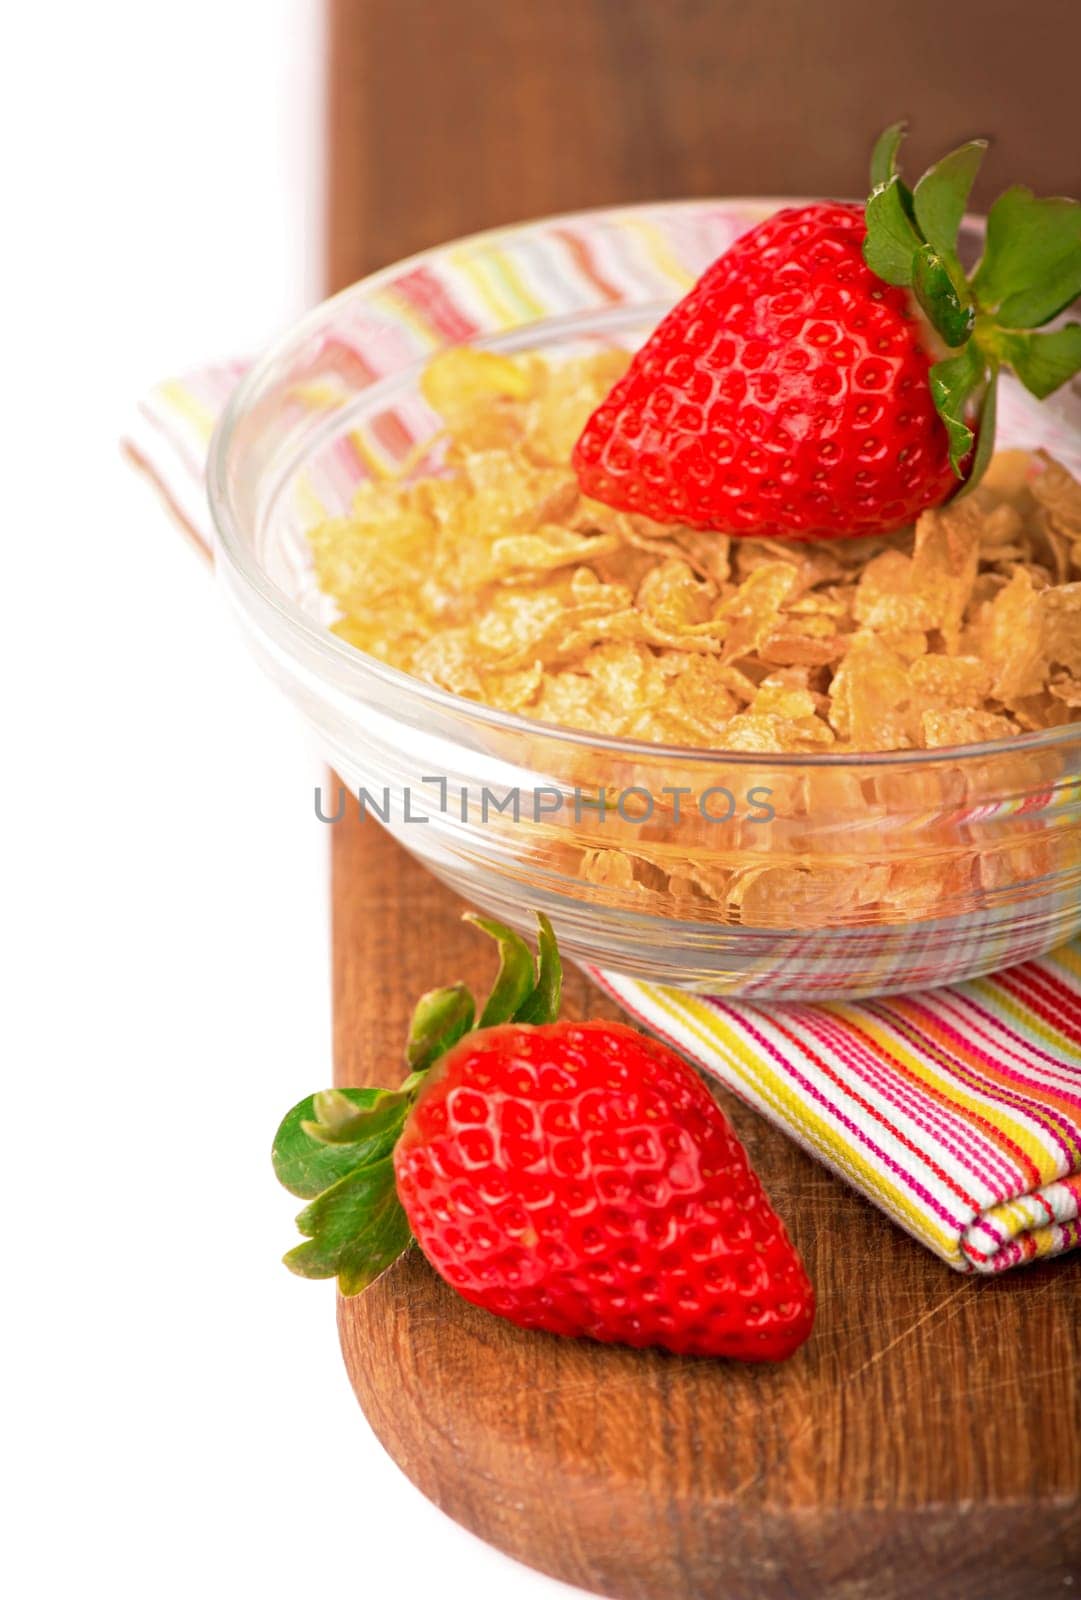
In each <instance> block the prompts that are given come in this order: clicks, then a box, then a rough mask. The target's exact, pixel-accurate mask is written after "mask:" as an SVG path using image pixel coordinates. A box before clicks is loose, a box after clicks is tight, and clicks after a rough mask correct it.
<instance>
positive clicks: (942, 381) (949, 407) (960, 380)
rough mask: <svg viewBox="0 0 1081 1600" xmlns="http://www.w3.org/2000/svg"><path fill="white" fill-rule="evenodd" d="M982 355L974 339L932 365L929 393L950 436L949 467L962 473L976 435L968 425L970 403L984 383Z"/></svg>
mask: <svg viewBox="0 0 1081 1600" xmlns="http://www.w3.org/2000/svg"><path fill="white" fill-rule="evenodd" d="M984 371H985V358H984V355H983V352H982V351H981V350H980V349H979V348H978V347H977V345H976V343H975V341H974V340H970V341H969V342H968V344H966V345H965V347H964V349H963V350H962V351H961V353H960V355H956V356H950V357H948V358H947V359H946V360H945V361H938V362H936V363H935V365H934V366H933V367H932V368H931V377H930V383H931V395H932V398H933V399H934V402H935V407H936V409H937V411H938V414H939V416H940V417H941V418H942V420H943V422H944V423H945V424H946V432H947V433H948V434H949V439H950V466H951V467H952V468H953V470H954V472H956V474H957V476H958V477H960V476H961V468H962V464H963V463H964V461H965V460H966V458H967V457H968V455H969V452H970V451H971V449H972V445H973V441H974V439H975V434H974V433H973V430H972V428H971V427H970V426H969V422H968V415H969V402H970V401H971V399H972V397H973V396H974V395H975V393H976V391H977V390H978V389H979V387H980V385H981V383H982V382H983V377H984Z"/></svg>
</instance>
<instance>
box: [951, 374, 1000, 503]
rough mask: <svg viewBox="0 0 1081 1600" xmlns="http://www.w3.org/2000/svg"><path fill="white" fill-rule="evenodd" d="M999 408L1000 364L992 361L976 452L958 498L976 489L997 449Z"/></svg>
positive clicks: (977, 431) (984, 393) (983, 401)
mask: <svg viewBox="0 0 1081 1600" xmlns="http://www.w3.org/2000/svg"><path fill="white" fill-rule="evenodd" d="M997 410H998V366H997V365H996V364H995V363H994V362H992V363H991V368H990V372H989V373H988V377H987V387H986V388H985V389H984V391H983V399H982V400H981V402H980V415H979V421H978V422H977V424H976V452H975V454H974V455H973V457H972V466H971V467H970V468H969V474H968V477H967V479H966V480H965V482H964V484H963V485H962V487H961V488H960V489H959V490H958V491H957V495H956V496H955V498H956V499H958V500H959V499H960V498H961V496H962V495H965V494H968V493H969V491H970V490H972V489H974V488H975V487H976V485H977V484H978V483H979V481H980V479H981V478H982V477H983V475H984V473H985V472H986V471H987V468H988V465H989V464H990V461H991V456H992V454H993V453H994V449H995V417H996V415H997Z"/></svg>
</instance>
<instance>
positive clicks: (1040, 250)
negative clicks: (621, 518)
mask: <svg viewBox="0 0 1081 1600" xmlns="http://www.w3.org/2000/svg"><path fill="white" fill-rule="evenodd" d="M902 134H903V124H901V123H897V124H895V125H894V126H893V127H891V128H888V129H887V130H886V132H885V133H884V134H883V135H882V137H881V139H880V140H879V142H878V144H877V146H876V147H875V152H874V155H873V157H872V163H871V183H872V188H871V195H870V198H869V200H868V201H867V204H866V206H859V205H847V204H841V203H838V202H834V201H817V202H814V203H813V204H810V205H803V206H790V207H786V208H785V209H783V210H781V211H779V212H777V213H776V214H775V215H774V216H772V217H770V218H768V219H767V220H766V221H765V222H762V223H760V224H759V225H758V226H757V227H755V228H752V229H751V230H750V232H748V233H746V234H744V235H743V236H742V237H741V238H740V239H738V240H737V241H736V243H735V244H734V245H732V246H731V248H730V249H729V250H727V251H726V252H725V253H724V255H722V256H721V257H720V258H719V259H718V260H717V261H715V262H714V263H713V265H712V266H710V267H708V268H707V270H706V271H705V272H704V273H703V274H702V276H701V277H700V278H699V280H698V282H697V283H696V284H695V286H694V288H693V289H692V290H691V292H690V293H689V294H688V295H687V296H686V297H685V298H684V299H683V300H681V301H680V302H679V304H678V305H677V306H675V307H674V308H673V310H672V311H670V312H669V314H668V315H667V316H666V317H665V318H664V320H663V321H662V322H661V324H660V325H659V327H658V328H657V329H656V330H655V331H654V333H653V334H652V335H651V337H650V338H649V339H648V340H647V342H646V343H645V345H643V347H642V348H641V349H640V350H639V351H638V353H637V355H636V356H635V357H634V359H633V360H632V362H631V364H630V367H629V369H628V371H627V372H626V373H625V375H624V376H622V377H621V378H620V379H619V381H618V382H617V383H616V384H615V386H614V388H613V389H612V391H611V393H610V394H609V395H608V396H607V397H606V398H605V400H604V401H603V402H602V404H601V405H600V406H598V407H597V409H596V410H595V411H594V412H593V415H592V416H591V417H590V419H589V421H588V422H587V424H586V426H585V428H584V430H583V431H582V434H581V436H580V438H579V439H578V442H577V444H576V445H575V448H574V456H573V461H574V467H575V471H576V473H577V476H578V481H579V483H580V485H581V487H582V489H583V491H584V492H585V493H586V494H588V495H590V496H592V497H593V498H594V499H595V500H599V501H601V502H603V503H605V504H607V505H610V506H613V507H616V508H618V509H620V510H624V511H629V512H637V513H640V514H644V515H646V516H649V517H652V518H653V519H654V520H656V521H659V522H674V523H685V524H688V525H690V526H692V527H695V528H701V529H712V530H716V531H719V532H723V533H727V534H730V535H737V536H738V535H744V536H748V535H750V536H754V537H757V538H763V537H771V538H787V539H804V540H809V539H826V538H850V537H856V536H860V535H867V534H880V533H884V532H889V531H891V530H893V529H895V528H899V527H901V526H903V525H905V524H906V523H911V522H913V521H915V520H916V518H917V517H918V516H919V514H920V513H921V512H922V511H925V510H928V509H929V508H931V507H934V506H939V505H942V504H943V502H944V501H946V500H947V499H948V498H950V497H951V496H952V495H954V494H956V493H958V492H961V491H963V490H964V489H968V488H971V487H973V486H974V485H975V483H976V482H977V481H978V480H979V478H980V477H981V475H982V473H983V471H984V469H985V468H986V465H987V462H988V461H989V459H990V455H991V450H992V446H993V442H994V428H995V421H994V418H995V385H996V380H997V376H998V371H999V369H1000V367H1002V366H1009V367H1011V368H1012V369H1013V371H1014V372H1015V374H1016V375H1017V377H1018V378H1019V379H1020V381H1021V382H1022V383H1023V384H1024V385H1025V387H1026V388H1027V389H1029V390H1030V391H1031V392H1032V393H1033V394H1035V395H1036V396H1038V397H1039V398H1040V399H1042V398H1044V397H1045V396H1046V395H1048V394H1050V393H1052V392H1053V391H1054V390H1055V389H1056V388H1058V387H1059V386H1060V385H1061V384H1063V383H1065V382H1066V381H1067V380H1068V379H1069V378H1070V377H1072V376H1073V375H1074V373H1076V372H1077V371H1079V370H1081V325H1078V324H1076V323H1075V324H1070V325H1067V326H1065V327H1062V328H1056V329H1054V330H1051V331H1047V332H1037V331H1035V330H1037V329H1039V328H1041V327H1042V326H1043V324H1045V323H1047V322H1049V321H1051V320H1052V319H1053V318H1055V317H1056V316H1057V315H1058V314H1059V313H1060V312H1061V311H1063V310H1064V309H1065V308H1066V307H1067V306H1068V305H1069V304H1070V303H1071V301H1072V300H1073V299H1074V298H1075V297H1076V296H1077V295H1078V294H1079V293H1081V206H1078V204H1077V203H1076V202H1075V201H1072V200H1062V199H1038V198H1037V197H1036V196H1035V195H1033V194H1032V192H1031V191H1030V190H1029V189H1026V188H1023V187H1016V188H1012V189H1008V190H1007V191H1006V192H1005V194H1003V195H1002V196H1001V197H1000V198H999V199H998V200H997V201H996V203H995V205H994V206H993V207H992V208H991V212H990V214H989V217H988V223H987V238H986V248H985V251H984V254H983V258H982V260H981V261H980V263H979V265H978V266H977V268H976V270H975V271H974V273H973V274H972V275H971V277H966V275H965V272H964V270H963V268H962V266H961V263H960V260H959V259H958V255H957V237H958V231H959V228H960V225H961V220H962V217H963V214H964V210H965V205H966V202H967V200H968V196H969V193H970V191H971V188H972V184H973V181H974V179H975V176H976V173H977V170H978V168H979V165H980V161H981V159H982V157H983V153H984V150H985V149H986V143H985V141H982V140H973V141H971V142H970V143H968V144H965V145H962V146H961V147H960V149H958V150H955V151H953V152H952V153H951V154H950V155H947V156H945V157H944V158H943V159H942V160H941V161H939V162H938V163H937V164H936V165H935V166H933V167H932V168H931V169H930V170H929V171H928V172H926V173H925V174H924V175H923V177H922V178H921V179H920V180H919V182H918V183H917V184H916V186H915V188H914V189H909V188H908V186H907V185H906V184H905V182H904V180H903V179H902V177H901V175H900V173H899V171H898V169H897V152H898V148H899V145H900V142H901V138H902Z"/></svg>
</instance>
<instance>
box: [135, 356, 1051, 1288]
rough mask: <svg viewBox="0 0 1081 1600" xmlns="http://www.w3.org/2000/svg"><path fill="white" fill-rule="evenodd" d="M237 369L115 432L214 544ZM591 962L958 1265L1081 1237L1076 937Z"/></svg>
mask: <svg viewBox="0 0 1081 1600" xmlns="http://www.w3.org/2000/svg"><path fill="white" fill-rule="evenodd" d="M243 370H244V367H243V365H242V364H241V363H237V362H231V363H227V364H224V365H221V366H216V367H204V368H201V369H199V370H198V371H195V372H192V373H189V374H188V375H186V376H185V377H183V378H180V379H174V380H171V381H170V382H167V383H162V384H159V385H158V386H157V388H156V389H154V390H153V391H152V392H151V393H150V394H149V395H147V396H146V397H145V398H144V400H143V401H142V402H141V404H140V405H139V407H138V409H137V411H136V413H135V415H134V416H133V418H132V421H131V424H130V427H129V428H128V430H127V432H126V434H125V436H124V439H123V441H122V443H123V449H124V451H125V454H126V455H127V456H128V458H129V459H130V460H131V461H132V462H133V464H134V465H135V466H136V467H138V468H139V469H140V470H141V471H142V472H143V473H144V474H145V475H146V476H147V477H148V478H149V479H150V481H151V482H152V483H153V485H154V486H155V488H156V489H157V491H158V493H159V494H160V496H161V498H162V500H163V501H164V503H165V505H166V507H167V508H168V509H169V511H170V512H171V513H172V515H173V516H174V518H175V520H176V521H177V522H178V523H179V524H180V526H181V527H182V529H183V530H184V532H185V533H186V534H187V536H188V538H189V539H190V541H191V542H192V544H193V545H194V546H195V547H196V548H197V549H199V550H200V551H201V552H202V553H203V554H204V555H206V556H207V557H208V558H210V557H212V549H213V533H212V529H211V524H210V513H209V509H208V507H207V502H206V491H205V482H204V467H205V462H206V451H207V445H208V443H209V440H210V435H211V433H212V432H213V428H214V423H215V421H216V419H217V416H218V414H219V413H220V411H221V408H222V406H223V405H224V403H225V401H226V399H227V397H228V395H229V393H230V391H231V389H232V387H233V385H234V384H235V383H236V381H237V379H238V378H239V377H240V375H241V374H242V372H243ZM587 970H589V975H590V977H591V978H592V979H593V981H594V982H596V983H597V984H598V985H599V986H600V988H602V989H603V990H605V991H606V992H607V993H608V994H609V995H611V996H612V998H613V999H614V1000H615V1001H616V1002H617V1003H618V1004H619V1005H620V1006H621V1007H622V1008H623V1009H624V1010H625V1011H626V1012H628V1014H629V1015H630V1016H632V1017H633V1018H634V1019H635V1020H636V1021H638V1022H640V1023H641V1024H642V1025H643V1026H644V1027H646V1028H648V1029H649V1030H650V1031H651V1032H652V1033H655V1034H657V1035H658V1036H659V1037H661V1038H663V1039H665V1040H667V1041H668V1042H669V1043H670V1044H672V1045H674V1046H675V1047H676V1048H677V1049H678V1050H680V1051H682V1053H683V1054H684V1055H686V1056H688V1057H689V1058H690V1059H691V1060H692V1061H694V1062H695V1063H696V1064H697V1065H698V1066H699V1067H701V1068H702V1069H703V1070H704V1071H706V1072H708V1073H710V1074H712V1075H713V1076H714V1077H716V1078H718V1079H719V1080H720V1081H721V1082H722V1083H723V1084H725V1086H726V1087H727V1088H729V1089H731V1090H732V1091H733V1092H734V1093H736V1094H737V1095H739V1096H740V1097H741V1098H742V1099H743V1100H745V1101H746V1102H747V1103H748V1104H750V1105H752V1106H754V1107H755V1109H756V1110H758V1111H760V1112H761V1113H762V1115H763V1116H765V1117H767V1118H768V1119H769V1120H770V1121H771V1122H773V1123H775V1124H776V1125H777V1126H778V1127H779V1128H782V1129H783V1130H784V1132H785V1133H787V1134H788V1135H789V1137H790V1138H793V1139H795V1140H796V1142H797V1143H798V1144H800V1145H802V1146H803V1148H804V1149H805V1150H807V1151H809V1152H810V1153H811V1154H812V1155H814V1156H816V1157H817V1158H818V1159H819V1160H820V1161H822V1162H823V1163H824V1164H825V1165H826V1166H827V1167H829V1168H830V1170H831V1171H833V1172H835V1173H836V1174H837V1175H838V1176H839V1177H841V1178H844V1179H845V1180H846V1182H848V1183H850V1184H851V1185H852V1187H853V1188H855V1189H857V1190H858V1191H859V1192H860V1193H861V1194H862V1195H864V1196H865V1197H866V1198H867V1199H868V1200H871V1201H872V1202H873V1203H874V1204H875V1205H877V1206H879V1207H881V1209H882V1210H883V1211H885V1212H886V1213H887V1215H888V1216H890V1217H892V1218H893V1220H894V1221H895V1222H897V1223H898V1224H899V1225H900V1226H901V1227H902V1228H904V1229H905V1230H906V1231H907V1232H908V1233H910V1234H912V1235H913V1237H914V1238H916V1239H919V1240H920V1242H921V1243H922V1244H924V1245H926V1246H927V1248H928V1249H930V1250H933V1251H934V1252H935V1254H936V1255H938V1256H941V1258H942V1259H943V1260H944V1261H946V1262H948V1263H949V1265H950V1266H951V1267H954V1268H956V1269H957V1270H958V1271H960V1272H968V1273H972V1272H980V1273H995V1272H1002V1271H1005V1270H1007V1269H1008V1268H1010V1267H1015V1266H1018V1265H1020V1264H1022V1263H1024V1262H1027V1261H1034V1260H1037V1259H1038V1258H1040V1257H1043V1256H1053V1255H1060V1254H1062V1253H1063V1252H1064V1251H1066V1250H1070V1249H1073V1248H1076V1247H1077V1246H1078V1245H1081V941H1076V942H1075V943H1073V944H1071V945H1067V946H1065V947H1063V948H1062V949H1060V950H1058V951H1056V952H1054V953H1053V954H1051V955H1049V956H1046V957H1044V958H1043V959H1041V960H1039V961H1028V962H1025V963H1023V964H1022V965H1019V966H1014V967H1010V968H1007V969H1006V970H1005V971H1003V972H999V973H996V974H995V975H994V976H992V977H988V978H980V979H977V980H975V981H973V982H969V983H962V984H956V985H954V986H953V987H950V988H941V989H928V990H924V991H921V992H919V993H915V994H908V995H900V996H898V995H891V996H886V997H883V998H881V999H877V1000H876V999H872V1000H861V1001H848V1002H842V1001H816V1002H813V1003H812V1002H806V1003H787V1004H776V1005H768V1006H767V1005H763V1004H758V1003H753V1002H749V1001H733V1000H729V999H723V998H721V997H717V996H703V995H693V994H687V993H685V992H683V991H682V990H676V989H669V988H665V987H663V986H661V985H659V984H652V983H643V982H641V981H639V980H637V979H632V978H626V977H622V976H620V975H618V974H616V973H612V972H602V971H599V970H597V969H587Z"/></svg>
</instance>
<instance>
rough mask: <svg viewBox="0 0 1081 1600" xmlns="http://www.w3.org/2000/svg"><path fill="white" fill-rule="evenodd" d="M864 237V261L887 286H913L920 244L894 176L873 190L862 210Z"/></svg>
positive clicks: (902, 189)
mask: <svg viewBox="0 0 1081 1600" xmlns="http://www.w3.org/2000/svg"><path fill="white" fill-rule="evenodd" d="M865 215H866V219H867V237H866V238H865V239H864V241H863V259H864V261H866V263H867V265H868V266H869V267H870V269H871V271H872V272H874V273H876V274H877V276H878V277H880V278H882V279H883V280H884V281H885V282H886V283H893V284H898V285H901V286H903V287H907V286H908V285H909V284H910V283H911V282H912V274H913V264H914V260H915V256H916V252H917V251H918V250H919V248H920V246H921V245H922V244H923V240H922V239H921V238H920V235H919V233H918V232H917V229H916V226H915V223H914V222H913V221H912V218H911V217H910V216H909V213H908V209H907V207H906V205H905V200H904V186H903V184H902V183H901V180H900V178H898V177H897V176H896V175H895V176H894V177H892V178H891V179H890V181H889V182H888V183H887V184H886V186H885V187H884V188H882V189H875V190H874V191H873V193H872V194H871V197H870V199H869V200H868V202H867V205H866V208H865Z"/></svg>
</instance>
